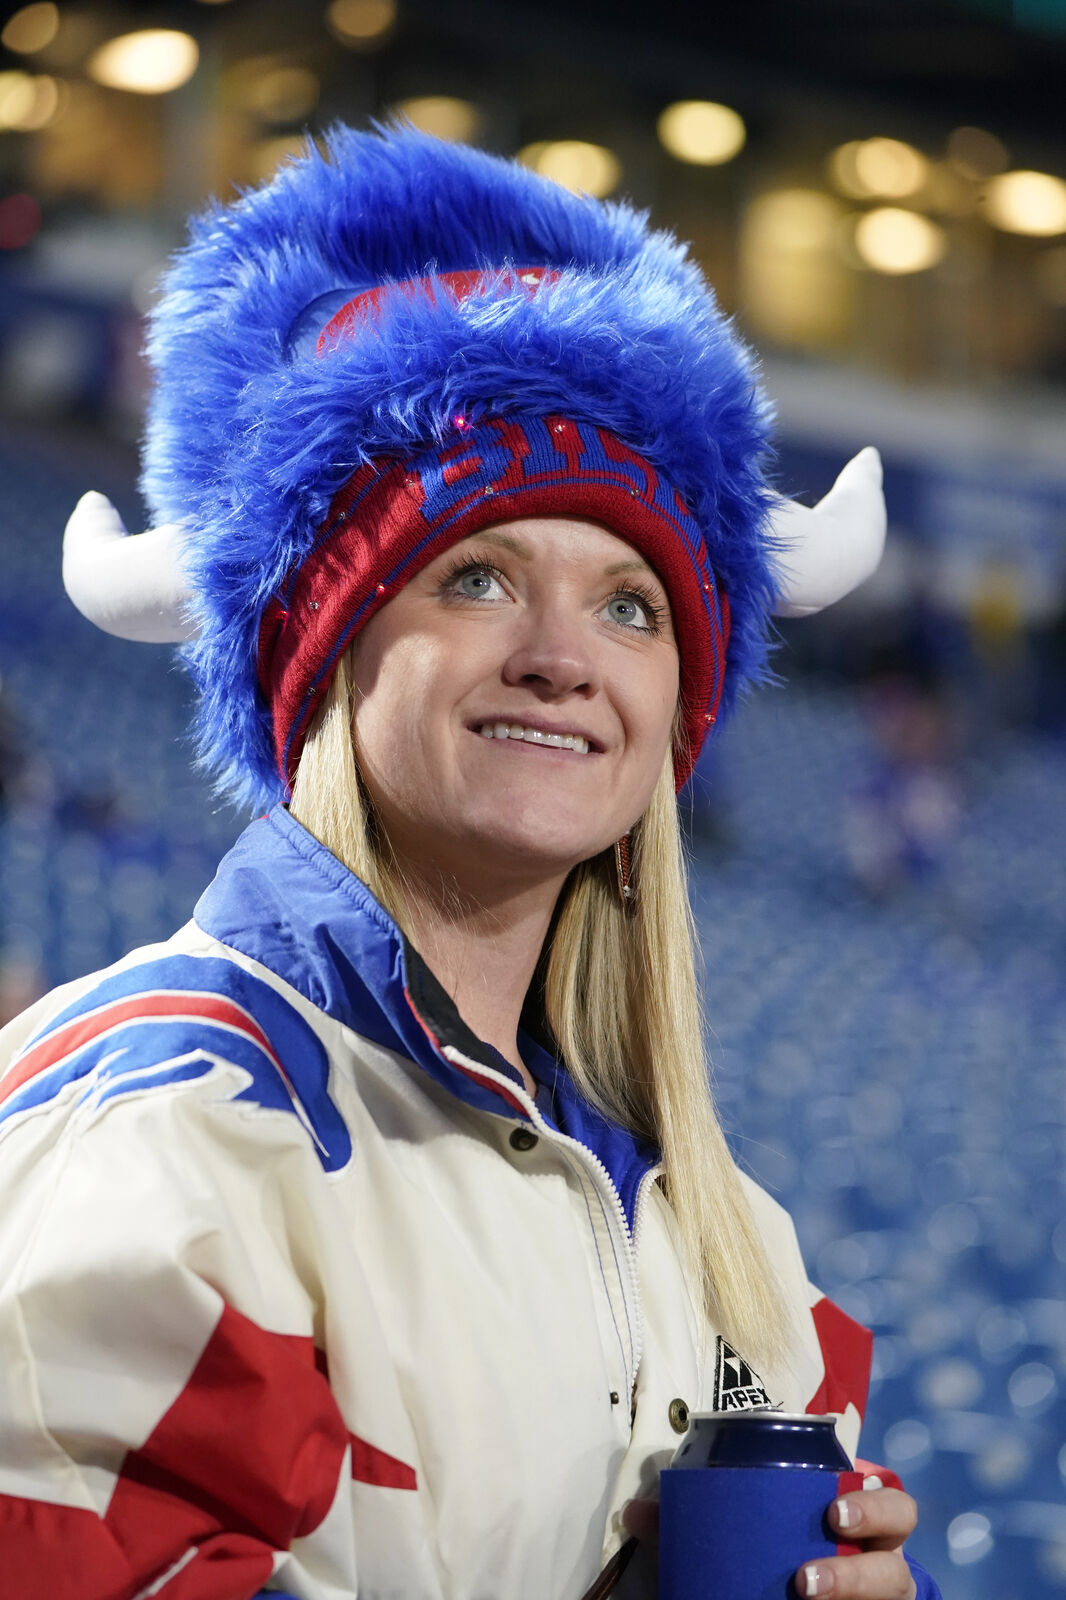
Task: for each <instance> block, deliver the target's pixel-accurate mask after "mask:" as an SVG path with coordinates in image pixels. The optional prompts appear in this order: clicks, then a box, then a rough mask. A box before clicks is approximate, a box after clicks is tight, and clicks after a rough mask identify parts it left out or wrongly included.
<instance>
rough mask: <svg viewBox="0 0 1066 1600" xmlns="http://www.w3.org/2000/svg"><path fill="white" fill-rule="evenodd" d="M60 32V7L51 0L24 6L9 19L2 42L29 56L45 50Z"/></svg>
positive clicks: (0, 40)
mask: <svg viewBox="0 0 1066 1600" xmlns="http://www.w3.org/2000/svg"><path fill="white" fill-rule="evenodd" d="M58 32H59V7H58V6H56V5H53V4H52V3H51V0H39V3H38V4H35V5H32V6H23V7H22V8H21V10H19V11H16V12H15V13H14V14H13V15H12V16H10V17H9V18H8V19H7V22H6V23H5V24H4V28H3V32H2V33H0V44H2V45H3V46H4V49H5V50H13V51H14V52H15V53H16V54H17V55H23V56H29V55H33V54H34V53H35V52H36V51H38V50H44V49H46V48H47V46H48V45H50V44H51V43H52V40H53V39H54V38H55V36H56V34H57V33H58Z"/></svg>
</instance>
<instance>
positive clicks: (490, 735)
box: [480, 722, 589, 756]
mask: <svg viewBox="0 0 1066 1600" xmlns="http://www.w3.org/2000/svg"><path fill="white" fill-rule="evenodd" d="M480 731H481V737H482V738H483V739H521V740H523V741H524V742H525V743H526V744H548V745H551V746H552V748H553V749H555V750H573V751H574V752H575V754H577V755H580V756H587V755H588V753H589V742H588V740H587V739H584V738H582V736H581V734H580V733H545V732H544V730H543V729H542V728H527V727H525V726H523V724H522V723H521V722H483V723H482V725H481V730H480Z"/></svg>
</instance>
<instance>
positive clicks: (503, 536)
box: [460, 528, 533, 561]
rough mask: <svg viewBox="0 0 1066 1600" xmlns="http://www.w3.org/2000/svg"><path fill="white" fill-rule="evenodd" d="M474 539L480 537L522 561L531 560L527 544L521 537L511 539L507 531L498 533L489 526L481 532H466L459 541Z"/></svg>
mask: <svg viewBox="0 0 1066 1600" xmlns="http://www.w3.org/2000/svg"><path fill="white" fill-rule="evenodd" d="M474 539H480V540H481V541H482V543H484V544H494V545H498V546H499V548H500V549H501V550H509V551H510V552H511V554H512V555H514V556H519V557H520V558H521V560H523V561H532V559H533V551H532V550H531V549H530V548H529V546H528V544H523V543H522V541H521V539H512V537H511V535H510V534H509V533H498V532H497V531H496V530H495V529H492V528H489V529H486V530H485V531H484V532H481V533H468V534H467V535H466V536H465V538H463V539H462V540H461V541H460V542H461V543H462V544H466V543H468V542H472V541H473V540H474Z"/></svg>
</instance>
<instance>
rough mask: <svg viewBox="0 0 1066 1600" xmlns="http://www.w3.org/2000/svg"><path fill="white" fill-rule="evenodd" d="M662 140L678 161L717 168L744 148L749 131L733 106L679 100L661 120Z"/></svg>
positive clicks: (667, 110) (663, 144) (708, 101)
mask: <svg viewBox="0 0 1066 1600" xmlns="http://www.w3.org/2000/svg"><path fill="white" fill-rule="evenodd" d="M658 133H659V141H660V143H661V144H662V146H663V148H664V149H665V150H668V151H669V152H670V154H671V155H672V156H676V157H677V159H678V161H687V162H690V163H691V164H692V165H694V166H701V167H716V166H720V165H722V163H723V162H726V161H732V159H733V157H734V156H735V155H738V154H739V152H740V151H741V150H742V149H743V148H744V141H745V139H746V138H747V130H746V129H745V127H744V122H743V119H742V118H741V117H740V115H739V114H738V113H737V112H736V111H733V110H732V109H731V108H730V107H729V106H723V105H718V104H717V103H716V102H715V101H713V100H678V101H676V102H675V103H674V104H673V105H672V106H667V108H666V110H665V111H664V112H663V113H662V115H661V116H660V117H659V121H658Z"/></svg>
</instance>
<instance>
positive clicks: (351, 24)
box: [326, 0, 396, 50]
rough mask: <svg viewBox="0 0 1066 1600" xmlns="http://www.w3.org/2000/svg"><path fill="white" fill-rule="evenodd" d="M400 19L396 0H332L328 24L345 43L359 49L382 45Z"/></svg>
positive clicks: (331, 30)
mask: <svg viewBox="0 0 1066 1600" xmlns="http://www.w3.org/2000/svg"><path fill="white" fill-rule="evenodd" d="M395 21H396V0H332V4H331V5H329V6H328V7H327V9H326V26H327V27H328V28H329V30H330V32H331V33H332V34H333V35H334V37H335V38H337V39H339V40H340V41H341V43H342V44H346V45H350V46H351V47H352V48H353V49H356V50H367V49H373V48H374V47H375V46H376V45H379V44H382V43H383V42H384V40H385V38H386V37H387V35H388V34H389V33H390V32H391V30H392V27H393V25H394V23H395Z"/></svg>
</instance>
